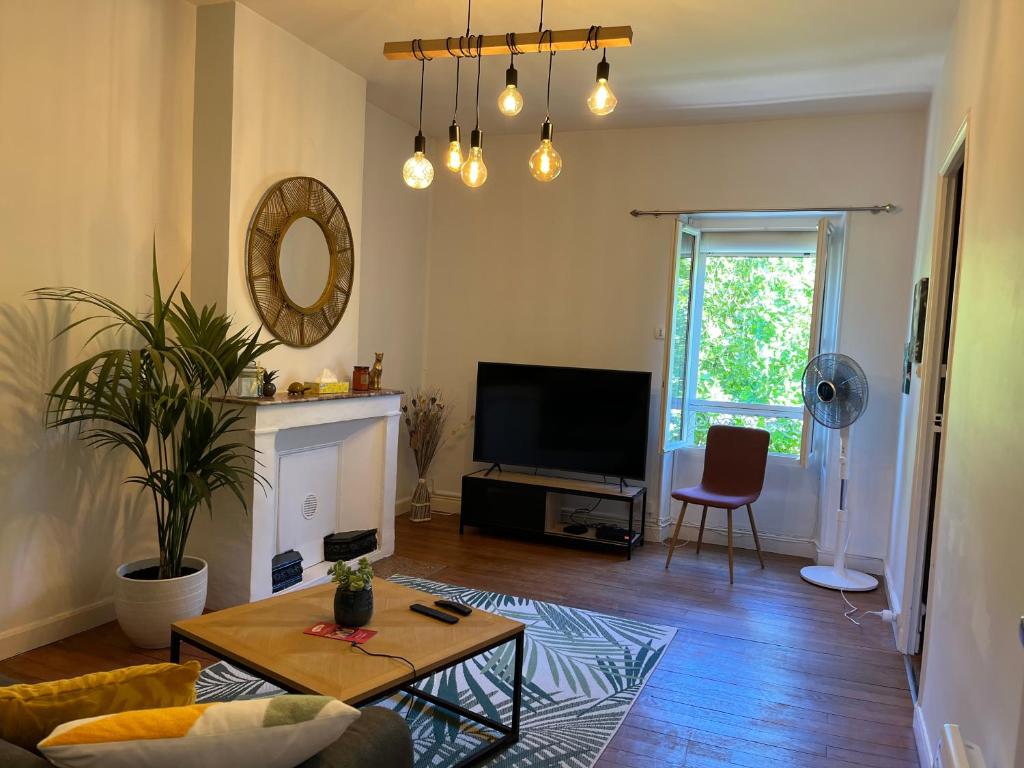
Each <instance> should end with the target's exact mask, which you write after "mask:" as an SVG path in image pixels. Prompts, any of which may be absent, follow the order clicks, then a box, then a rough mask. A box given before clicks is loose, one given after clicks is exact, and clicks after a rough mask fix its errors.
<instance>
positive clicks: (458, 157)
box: [444, 120, 463, 173]
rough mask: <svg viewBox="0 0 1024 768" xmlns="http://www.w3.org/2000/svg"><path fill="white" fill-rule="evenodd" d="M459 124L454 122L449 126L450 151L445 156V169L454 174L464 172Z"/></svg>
mask: <svg viewBox="0 0 1024 768" xmlns="http://www.w3.org/2000/svg"><path fill="white" fill-rule="evenodd" d="M460 139H461V136H460V135H459V124H458V123H456V122H455V121H454V120H453V121H452V124H451V125H449V126H448V151H447V152H446V153H445V156H444V167H445V168H447V169H448V170H449V171H451V172H452V173H458V172H459V171H461V170H462V163H463V157H462V142H461V141H460Z"/></svg>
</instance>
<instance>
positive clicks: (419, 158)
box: [402, 41, 434, 189]
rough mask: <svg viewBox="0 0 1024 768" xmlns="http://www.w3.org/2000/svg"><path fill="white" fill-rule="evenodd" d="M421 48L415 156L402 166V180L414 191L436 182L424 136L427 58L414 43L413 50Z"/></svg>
mask: <svg viewBox="0 0 1024 768" xmlns="http://www.w3.org/2000/svg"><path fill="white" fill-rule="evenodd" d="M417 48H419V60H420V122H419V127H418V129H417V132H416V138H415V140H414V141H413V154H412V157H410V158H409V159H408V160H406V161H405V165H404V166H402V178H403V179H404V180H405V183H406V184H408V185H409V186H410V187H412V188H413V189H426V188H427V187H429V186H430V183H431V182H432V181H433V180H434V166H433V165H432V164H431V162H430V160H428V159H427V155H426V152H427V137H426V136H424V135H423V78H424V75H425V74H426V69H427V57H426V56H425V55H423V49H422V47H420V46H419V45H418V41H414V45H413V50H414V51H415V50H416V49H417Z"/></svg>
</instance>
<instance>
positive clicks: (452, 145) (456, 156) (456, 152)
mask: <svg viewBox="0 0 1024 768" xmlns="http://www.w3.org/2000/svg"><path fill="white" fill-rule="evenodd" d="M461 64H462V59H461V58H459V57H458V56H456V57H455V111H454V112H453V113H452V124H451V125H449V126H448V151H447V152H445V156H444V167H445V168H447V169H448V170H449V171H451V172H452V173H458V172H459V171H461V170H462V162H463V160H464V159H465V158H463V156H462V136H461V132H460V130H459V68H460V65H461Z"/></svg>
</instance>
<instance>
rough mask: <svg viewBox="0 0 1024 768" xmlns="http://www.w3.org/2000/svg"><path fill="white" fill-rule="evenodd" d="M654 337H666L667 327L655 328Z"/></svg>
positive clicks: (659, 338)
mask: <svg viewBox="0 0 1024 768" xmlns="http://www.w3.org/2000/svg"><path fill="white" fill-rule="evenodd" d="M654 338H655V339H657V340H661V339H664V338H665V329H664V328H655V329H654Z"/></svg>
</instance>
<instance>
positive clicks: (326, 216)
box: [245, 176, 355, 347]
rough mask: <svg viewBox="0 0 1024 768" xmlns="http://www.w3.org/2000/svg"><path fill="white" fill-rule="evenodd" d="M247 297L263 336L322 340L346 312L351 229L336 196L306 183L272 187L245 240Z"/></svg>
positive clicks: (297, 342) (296, 341)
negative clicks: (263, 327) (264, 330)
mask: <svg viewBox="0 0 1024 768" xmlns="http://www.w3.org/2000/svg"><path fill="white" fill-rule="evenodd" d="M245 255H246V276H247V278H248V282H249V292H250V293H251V294H252V300H253V303H254V304H255V305H256V310H257V311H258V312H259V315H260V318H262V320H263V323H264V324H265V325H266V326H267V329H268V330H269V331H270V332H271V333H272V334H273V335H274V336H276V337H277V338H278V339H280V340H281V341H283V342H284V343H285V344H288V345H289V346H293V347H311V346H313V345H314V344H318V343H320V342H321V341H323V340H324V339H326V338H327V337H328V336H329V335H330V333H331V331H333V330H334V328H335V327H336V326H337V325H338V323H339V321H340V320H341V318H342V315H344V314H345V308H346V307H347V306H348V298H349V295H350V294H351V293H352V281H353V279H354V263H355V258H354V256H355V251H354V249H353V247H352V230H351V228H350V227H349V223H348V218H347V217H346V216H345V211H344V209H343V208H342V207H341V203H340V202H338V198H337V197H335V195H334V193H333V192H331V190H330V189H329V188H328V187H327V186H326V185H325V184H323V183H322V182H320V181H318V180H317V179H313V178H310V177H309V176H293V177H291V178H288V179H283V180H282V181H279V182H277V183H276V184H274V185H273V186H271V187H270V189H268V190H267V191H266V193H265V194H264V195H263V197H262V198H261V199H260V202H259V205H257V206H256V210H255V211H254V212H253V215H252V220H251V221H250V222H249V232H248V234H247V236H246V241H245Z"/></svg>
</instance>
